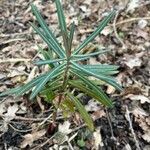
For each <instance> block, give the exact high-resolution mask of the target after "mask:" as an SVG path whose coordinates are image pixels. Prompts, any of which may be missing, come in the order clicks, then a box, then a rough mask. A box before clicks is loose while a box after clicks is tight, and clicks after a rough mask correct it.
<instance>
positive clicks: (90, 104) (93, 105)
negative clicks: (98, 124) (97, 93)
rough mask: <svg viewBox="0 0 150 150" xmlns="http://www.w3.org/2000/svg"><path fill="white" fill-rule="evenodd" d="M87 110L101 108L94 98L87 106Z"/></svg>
mask: <svg viewBox="0 0 150 150" xmlns="http://www.w3.org/2000/svg"><path fill="white" fill-rule="evenodd" d="M85 109H86V111H98V110H99V109H100V107H99V103H98V102H96V101H93V100H90V101H89V102H88V104H87V105H86V106H85Z"/></svg>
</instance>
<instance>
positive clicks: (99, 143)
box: [93, 127, 104, 150]
mask: <svg viewBox="0 0 150 150" xmlns="http://www.w3.org/2000/svg"><path fill="white" fill-rule="evenodd" d="M93 136H94V144H95V149H96V150H99V146H101V147H103V146H104V143H103V141H102V136H101V133H100V127H99V128H97V129H96V131H95V132H94V133H93Z"/></svg>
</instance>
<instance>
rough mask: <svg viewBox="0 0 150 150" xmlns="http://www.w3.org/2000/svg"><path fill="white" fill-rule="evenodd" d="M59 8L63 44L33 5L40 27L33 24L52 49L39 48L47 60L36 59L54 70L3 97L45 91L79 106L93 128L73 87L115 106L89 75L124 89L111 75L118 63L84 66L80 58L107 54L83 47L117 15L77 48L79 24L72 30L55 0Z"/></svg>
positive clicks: (105, 19)
mask: <svg viewBox="0 0 150 150" xmlns="http://www.w3.org/2000/svg"><path fill="white" fill-rule="evenodd" d="M55 4H56V7H57V14H58V20H59V27H60V30H61V31H60V34H61V36H62V38H63V44H62V45H61V44H59V41H58V40H57V39H56V37H55V35H54V34H53V32H52V30H51V29H50V28H49V27H48V26H47V24H46V23H45V21H44V19H43V18H42V16H41V14H40V12H39V11H38V9H37V7H36V6H35V5H33V4H32V5H31V8H32V11H33V13H34V15H35V16H36V19H37V21H38V23H39V27H37V26H36V25H34V24H32V23H31V25H32V27H33V29H34V30H35V31H36V32H37V34H38V35H39V36H40V37H41V38H42V39H43V41H44V42H45V43H46V44H47V45H48V50H44V49H42V48H41V47H39V50H40V52H41V53H42V55H43V56H44V60H41V61H38V62H36V64H37V65H47V64H48V65H49V68H50V70H49V71H48V72H46V73H44V74H42V75H39V76H38V77H36V78H35V79H33V80H32V81H30V82H29V83H27V84H25V85H23V86H21V87H16V88H14V89H11V90H9V91H6V92H3V93H1V94H0V96H6V95H10V94H15V95H16V96H19V95H23V94H24V93H26V92H28V91H29V90H32V93H31V95H30V99H35V97H36V96H37V95H38V94H39V93H41V94H45V95H46V99H47V100H48V101H51V102H52V103H53V102H54V100H56V99H57V105H56V104H55V107H56V108H58V107H59V106H60V105H61V103H64V105H65V106H66V107H67V108H68V109H70V111H71V109H72V108H74V107H75V108H77V109H78V111H79V113H80V114H81V116H82V118H83V119H84V121H85V122H86V124H87V126H88V127H89V128H90V129H91V130H93V129H94V127H93V122H92V119H91V118H90V116H89V115H88V113H87V112H86V110H85V108H84V106H83V105H82V104H81V102H80V100H79V99H78V98H77V97H76V96H74V93H73V92H72V91H74V90H73V89H78V91H81V92H83V93H85V94H87V95H88V96H90V97H92V98H94V99H95V100H97V101H98V102H100V103H101V104H103V105H105V106H108V107H112V106H113V103H112V101H111V100H110V99H109V98H108V96H107V95H106V94H105V93H104V92H103V90H102V89H101V87H100V86H98V85H97V84H96V82H95V80H94V79H90V78H89V77H91V76H93V77H95V79H99V80H101V81H104V82H105V83H107V84H110V85H112V86H113V87H115V88H116V89H118V90H122V88H121V86H120V85H119V84H118V83H117V82H116V80H115V79H114V78H113V77H112V76H111V75H114V74H116V73H117V72H118V71H117V68H118V66H115V65H106V64H104V65H103V64H99V65H97V64H96V65H89V64H87V65H83V64H81V63H78V62H79V61H83V60H87V59H89V58H90V57H92V56H96V55H100V54H104V53H106V52H107V51H106V50H99V49H98V48H97V50H96V51H95V52H92V53H88V54H82V51H81V50H82V49H83V48H85V47H86V46H87V45H88V44H89V43H90V42H91V41H92V40H93V39H94V38H95V37H96V36H97V35H98V34H99V33H100V32H101V31H102V30H103V29H104V27H105V26H106V25H107V23H108V22H109V21H110V20H111V18H112V17H113V16H114V14H115V11H112V12H111V13H110V14H109V15H108V16H107V17H105V18H104V20H103V21H102V22H101V23H100V24H99V26H98V27H97V29H96V30H95V31H94V32H93V33H92V34H91V35H90V36H89V37H88V38H87V39H85V40H84V41H83V42H82V43H81V44H80V45H79V46H78V47H77V48H75V49H73V48H72V41H73V36H74V31H75V24H74V23H72V24H71V27H70V31H68V29H67V26H66V22H65V17H64V14H63V9H62V6H61V3H60V1H59V0H55Z"/></svg>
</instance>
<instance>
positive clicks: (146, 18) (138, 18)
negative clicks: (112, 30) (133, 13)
mask: <svg viewBox="0 0 150 150" xmlns="http://www.w3.org/2000/svg"><path fill="white" fill-rule="evenodd" d="M141 19H143V20H150V17H137V18H130V19H126V20H123V21H120V22H117V23H116V24H115V25H116V26H118V25H121V24H125V23H129V22H133V21H138V20H141Z"/></svg>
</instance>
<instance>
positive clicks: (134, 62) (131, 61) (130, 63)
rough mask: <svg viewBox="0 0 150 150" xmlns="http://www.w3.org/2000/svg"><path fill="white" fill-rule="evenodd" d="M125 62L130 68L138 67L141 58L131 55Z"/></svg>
mask: <svg viewBox="0 0 150 150" xmlns="http://www.w3.org/2000/svg"><path fill="white" fill-rule="evenodd" d="M125 64H126V65H127V66H128V67H129V68H130V69H133V68H134V67H140V66H141V64H142V60H141V59H140V58H137V57H131V58H129V59H128V60H127V61H126V62H125Z"/></svg>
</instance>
